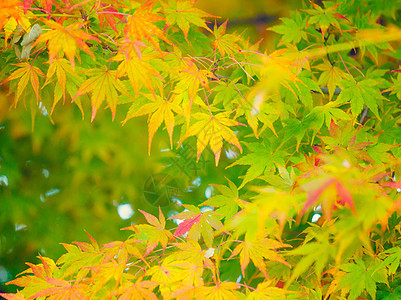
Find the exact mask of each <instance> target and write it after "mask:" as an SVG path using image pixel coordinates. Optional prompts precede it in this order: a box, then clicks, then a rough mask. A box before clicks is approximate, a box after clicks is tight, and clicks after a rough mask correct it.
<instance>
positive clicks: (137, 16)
mask: <svg viewBox="0 0 401 300" xmlns="http://www.w3.org/2000/svg"><path fill="white" fill-rule="evenodd" d="M163 20H164V18H163V17H162V16H159V15H157V14H156V13H155V12H153V3H152V1H148V2H147V3H146V4H143V5H141V6H140V7H138V8H137V9H136V10H135V12H134V14H133V15H132V16H129V17H127V24H126V25H125V28H124V32H125V35H126V37H127V38H128V39H130V40H132V41H143V40H146V41H148V42H149V43H151V44H152V45H153V46H154V47H155V48H156V49H157V50H159V51H161V49H160V45H159V40H158V39H160V40H163V41H165V42H166V43H167V44H171V42H170V41H169V40H168V39H167V38H166V37H165V35H164V33H163V31H162V30H160V29H159V27H157V26H156V25H155V24H154V23H155V22H158V21H163Z"/></svg>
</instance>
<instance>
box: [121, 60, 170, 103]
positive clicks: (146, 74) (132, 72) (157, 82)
mask: <svg viewBox="0 0 401 300" xmlns="http://www.w3.org/2000/svg"><path fill="white" fill-rule="evenodd" d="M154 59H156V56H155V55H152V54H151V53H142V55H141V58H139V57H138V56H137V55H132V54H131V55H125V54H122V53H119V54H117V55H116V56H115V57H114V58H113V60H116V61H122V62H121V63H120V65H119V66H118V68H117V76H118V77H121V76H124V75H127V76H128V79H129V81H130V83H131V86H132V87H133V89H134V91H135V95H136V97H138V93H139V90H140V88H141V87H142V85H143V86H145V87H146V88H147V89H148V90H149V91H151V92H152V94H155V87H157V88H158V89H159V90H160V89H161V88H162V81H164V79H163V77H162V76H161V75H160V74H159V72H158V71H157V70H156V69H155V68H153V66H152V65H151V64H149V61H152V60H154Z"/></svg>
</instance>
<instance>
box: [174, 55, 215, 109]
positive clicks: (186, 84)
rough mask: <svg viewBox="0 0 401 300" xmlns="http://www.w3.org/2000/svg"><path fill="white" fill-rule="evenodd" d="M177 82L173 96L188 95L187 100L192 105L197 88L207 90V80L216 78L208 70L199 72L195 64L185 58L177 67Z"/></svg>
mask: <svg viewBox="0 0 401 300" xmlns="http://www.w3.org/2000/svg"><path fill="white" fill-rule="evenodd" d="M177 70H178V71H179V73H178V78H179V81H178V83H177V84H176V86H175V87H174V93H175V94H184V93H188V97H189V100H190V102H191V104H192V101H193V100H194V98H195V96H196V94H197V93H198V90H199V86H202V87H204V88H207V89H208V88H209V87H208V84H209V80H208V78H215V79H217V78H216V76H215V75H213V73H212V72H210V71H209V70H201V69H199V68H198V67H197V66H196V64H195V63H194V62H193V61H192V60H191V59H187V58H183V59H182V64H181V65H180V66H179V67H177Z"/></svg>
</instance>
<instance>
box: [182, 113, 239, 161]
mask: <svg viewBox="0 0 401 300" xmlns="http://www.w3.org/2000/svg"><path fill="white" fill-rule="evenodd" d="M230 114H231V112H222V113H218V114H216V115H211V114H205V113H196V114H194V115H193V119H195V120H197V121H196V123H195V124H193V125H191V126H190V127H189V128H188V130H187V132H186V133H185V135H184V136H183V137H182V138H181V140H180V141H181V143H182V141H183V140H185V139H186V138H188V137H190V136H194V135H195V136H197V160H199V158H200V156H201V154H202V152H203V150H205V148H206V146H207V145H210V148H211V149H212V151H213V153H214V156H215V161H216V166H217V165H218V164H219V159H220V154H221V149H222V148H223V139H224V140H226V141H227V142H229V143H230V144H232V145H234V146H236V147H237V148H238V149H239V150H240V151H241V153H242V147H241V145H240V143H239V141H238V138H237V136H236V135H235V133H234V132H233V131H232V130H231V129H230V128H229V126H237V125H243V124H241V123H240V122H237V121H234V120H232V119H230V118H229V116H230Z"/></svg>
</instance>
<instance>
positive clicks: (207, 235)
mask: <svg viewBox="0 0 401 300" xmlns="http://www.w3.org/2000/svg"><path fill="white" fill-rule="evenodd" d="M184 207H185V208H186V209H188V210H187V211H183V212H181V213H178V214H176V215H175V216H173V217H171V218H170V219H178V220H185V221H184V222H182V223H180V225H178V227H177V229H176V231H175V232H174V236H181V235H184V234H185V233H187V232H188V239H192V240H195V241H197V240H199V238H200V236H201V235H202V237H203V240H204V242H205V244H206V245H207V246H208V247H212V243H213V229H212V227H213V228H214V229H216V230H219V229H221V228H222V227H223V224H222V223H221V222H220V220H219V219H221V216H219V215H218V214H217V213H216V212H214V211H205V212H203V213H202V212H201V211H200V209H199V208H197V207H196V206H193V205H184Z"/></svg>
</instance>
